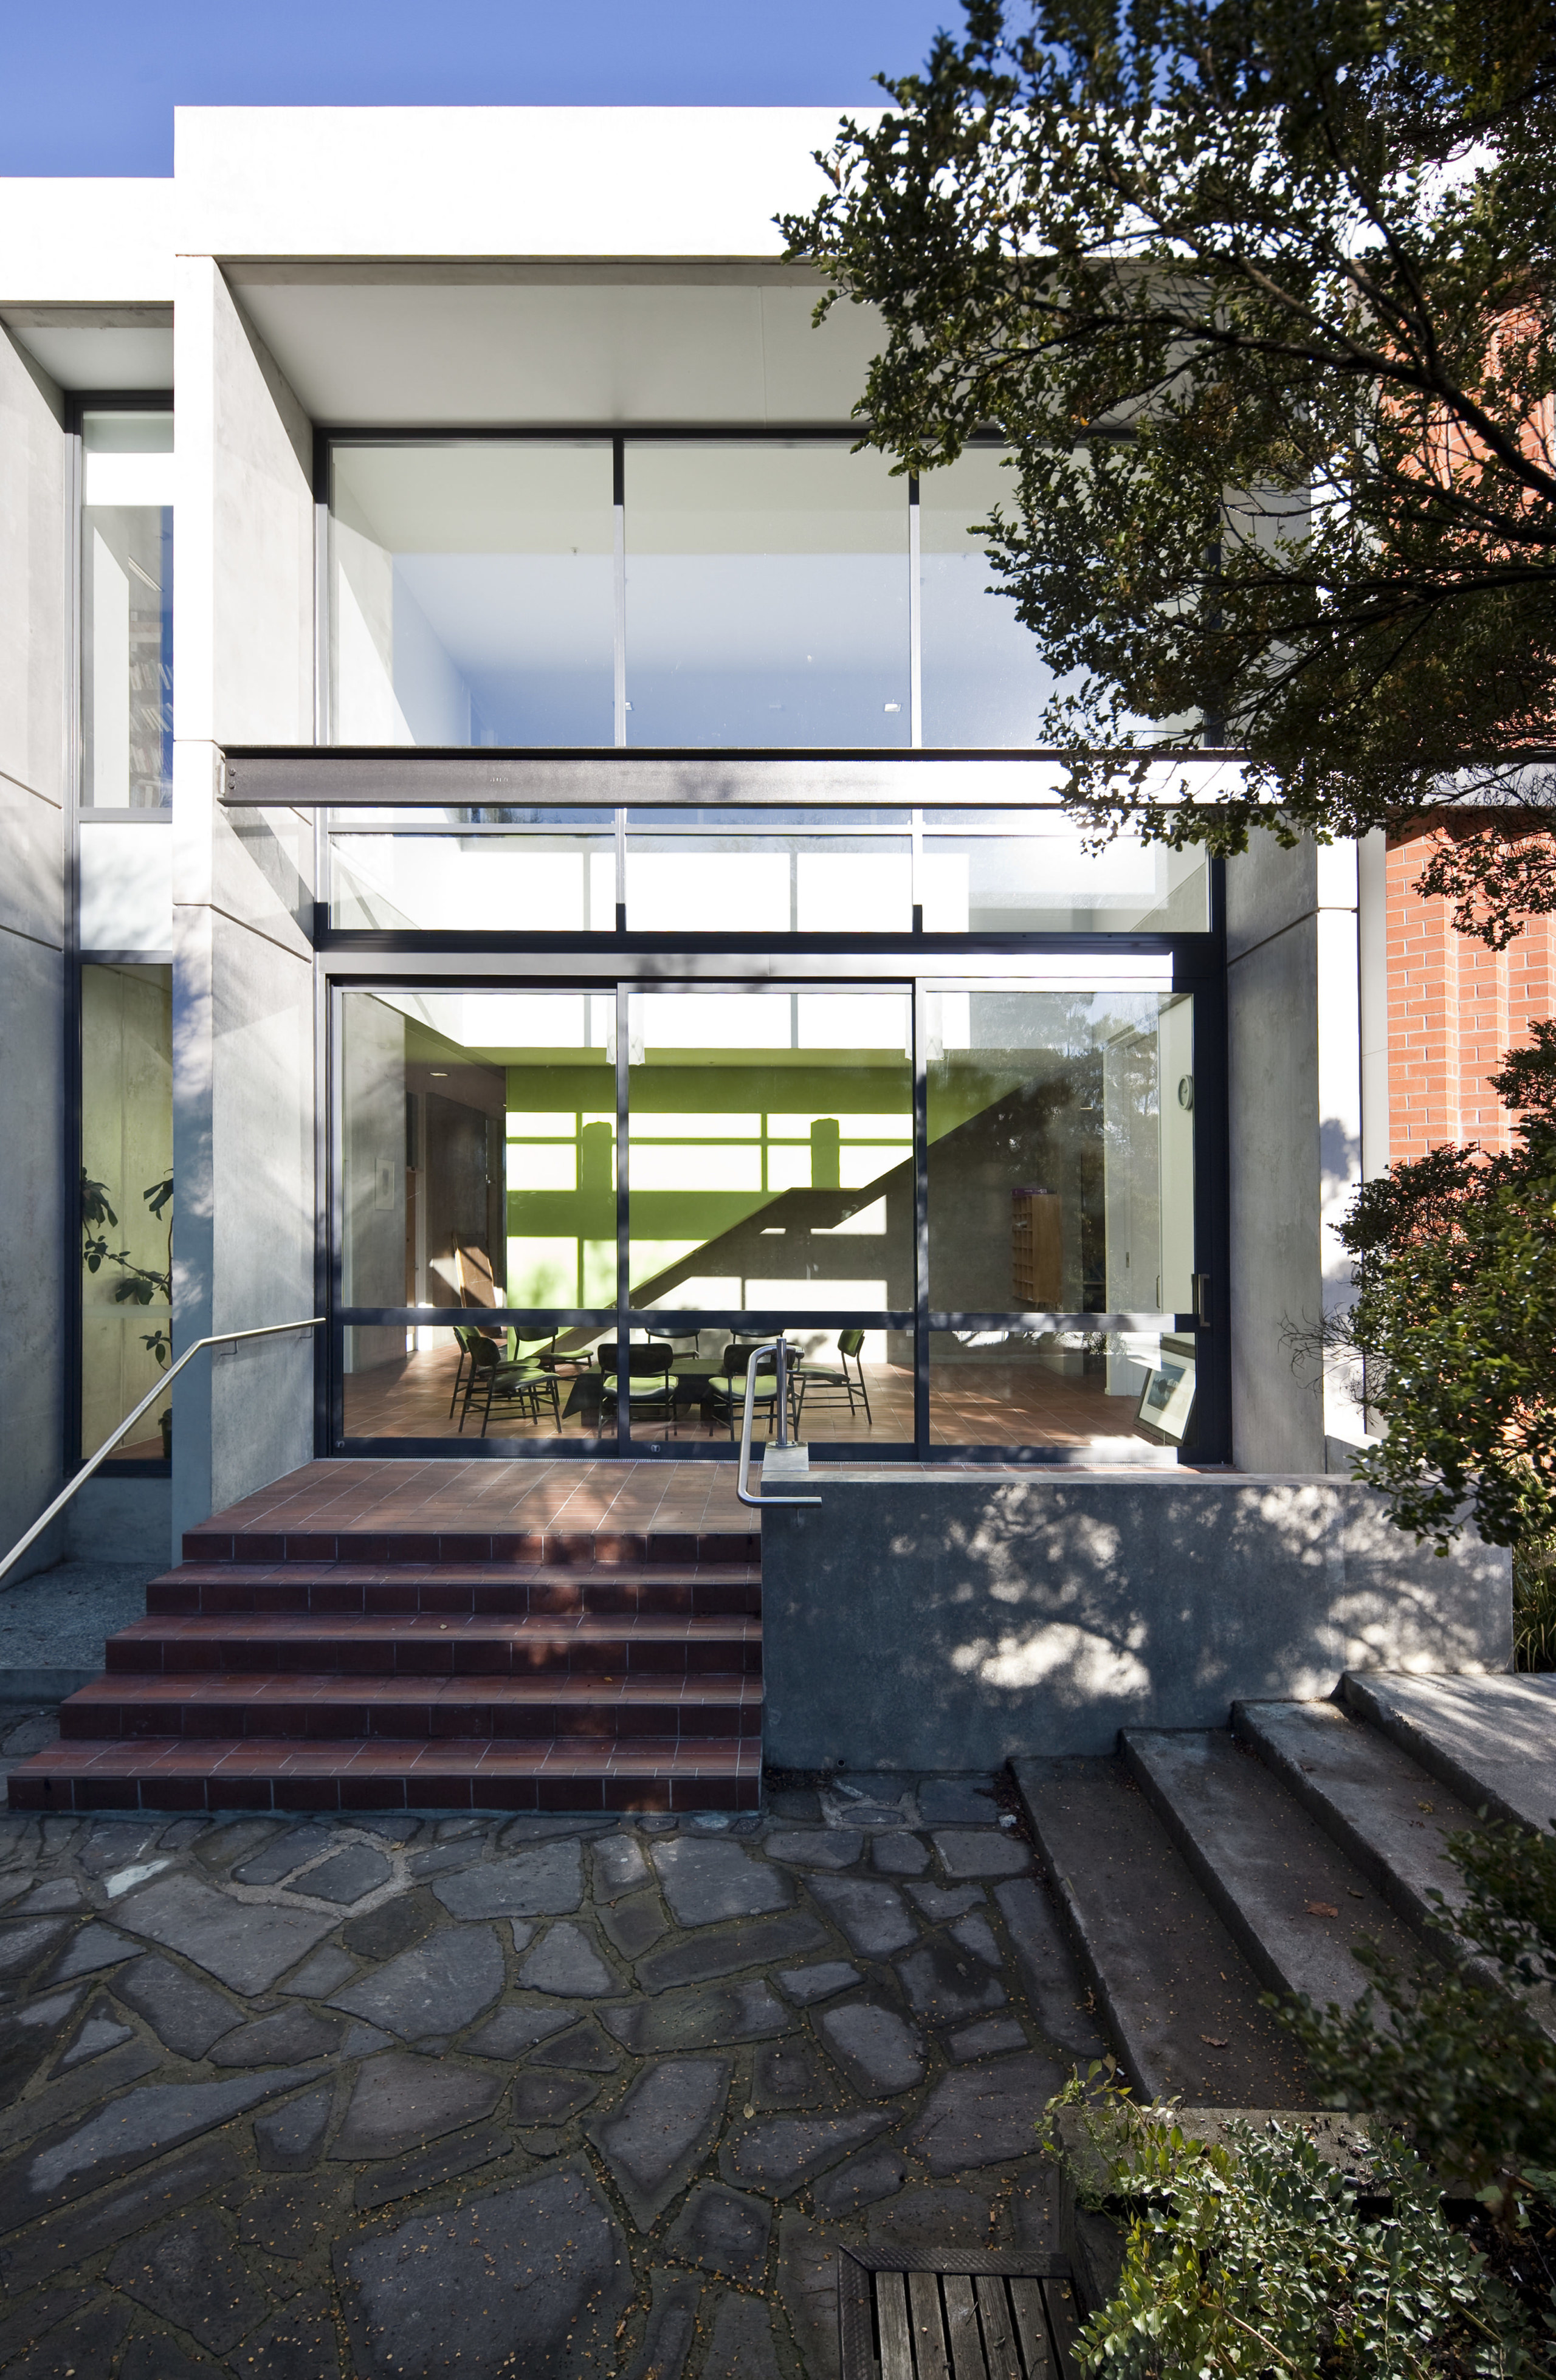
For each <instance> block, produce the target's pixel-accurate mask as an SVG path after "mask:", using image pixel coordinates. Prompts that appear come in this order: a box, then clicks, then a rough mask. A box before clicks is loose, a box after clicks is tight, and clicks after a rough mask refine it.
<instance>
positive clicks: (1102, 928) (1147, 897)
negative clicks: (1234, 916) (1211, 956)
mask: <svg viewBox="0 0 1556 2380" xmlns="http://www.w3.org/2000/svg"><path fill="white" fill-rule="evenodd" d="M923 835H924V844H923V848H924V861H923V869H922V874H921V878H920V886H921V889H920V892H919V895H918V897H919V900H920V902H921V903H922V905H923V910H924V927H925V930H926V932H928V933H931V934H1056V933H1072V934H1076V933H1092V934H1101V933H1115V934H1116V933H1140V932H1145V933H1153V934H1202V933H1204V932H1205V931H1206V929H1208V927H1209V925H1210V872H1209V869H1208V868H1207V866H1206V862H1205V854H1204V852H1203V851H1202V850H1200V849H1197V848H1196V849H1192V850H1188V851H1169V850H1167V849H1166V848H1165V847H1164V846H1163V845H1162V844H1144V843H1141V842H1139V841H1138V840H1137V838H1136V837H1135V836H1133V835H1120V836H1118V837H1117V839H1116V840H1115V841H1114V842H1112V843H1109V844H1103V845H1102V847H1101V848H1100V850H1093V849H1089V848H1088V845H1087V842H1086V838H1085V836H1084V834H1083V833H1082V832H1081V830H1080V828H1079V827H1077V826H1076V823H1075V821H1074V820H1072V819H1070V818H1067V817H1066V816H1065V814H1064V811H1063V810H1059V809H1050V810H1005V811H1000V810H926V811H925V813H924V827H923Z"/></svg>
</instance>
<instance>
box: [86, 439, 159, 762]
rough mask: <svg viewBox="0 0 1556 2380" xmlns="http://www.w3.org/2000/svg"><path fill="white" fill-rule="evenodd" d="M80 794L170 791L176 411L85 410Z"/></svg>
mask: <svg viewBox="0 0 1556 2380" xmlns="http://www.w3.org/2000/svg"><path fill="white" fill-rule="evenodd" d="M81 473H82V486H81V746H82V768H81V800H82V802H83V803H84V804H86V805H88V806H89V807H92V808H97V809H161V808H164V807H165V806H166V805H167V804H168V803H169V802H170V801H171V799H172V795H173V416H172V414H171V413H167V412H157V413H152V412H146V413H128V412H127V413H110V412H89V413H87V414H85V415H84V416H83V418H82V422H81Z"/></svg>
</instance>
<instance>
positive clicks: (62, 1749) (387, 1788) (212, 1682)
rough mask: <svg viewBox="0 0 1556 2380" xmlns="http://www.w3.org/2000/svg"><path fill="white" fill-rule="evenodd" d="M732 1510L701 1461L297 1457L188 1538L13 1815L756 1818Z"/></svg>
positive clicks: (746, 1633)
mask: <svg viewBox="0 0 1556 2380" xmlns="http://www.w3.org/2000/svg"><path fill="white" fill-rule="evenodd" d="M751 1518H754V1515H748V1513H747V1512H746V1510H745V1508H743V1507H742V1506H741V1505H740V1504H739V1503H737V1502H736V1500H735V1492H734V1481H733V1478H732V1477H731V1475H729V1474H728V1473H727V1472H724V1471H721V1470H720V1469H719V1468H716V1467H714V1466H712V1465H710V1464H702V1463H664V1464H661V1463H652V1462H648V1463H587V1464H561V1463H377V1462H341V1463H309V1464H307V1465H305V1466H304V1468H303V1469H302V1470H300V1471H296V1472H293V1473H291V1474H290V1475H289V1476H287V1477H286V1478H284V1479H278V1480H276V1481H275V1482H274V1484H273V1485H272V1486H271V1487H269V1488H262V1489H261V1490H260V1492H259V1493H258V1494H257V1495H254V1496H249V1497H246V1498H245V1499H244V1500H243V1501H242V1502H241V1503H240V1504H236V1505H234V1506H233V1507H232V1508H231V1509H230V1510H229V1511H227V1512H218V1513H215V1514H213V1516H212V1518H211V1520H210V1521H208V1522H207V1523H206V1524H204V1526H203V1527H201V1528H199V1529H193V1530H190V1531H189V1532H188V1535H187V1536H186V1537H185V1540H184V1551H185V1556H186V1559H185V1560H184V1561H183V1563H182V1564H181V1565H180V1566H179V1567H178V1568H177V1569H176V1570H174V1571H171V1572H169V1573H167V1575H166V1576H165V1577H164V1578H161V1579H157V1580H154V1581H153V1582H152V1585H151V1586H150V1588H149V1589H148V1591H147V1598H146V1600H147V1616H146V1618H145V1619H144V1620H141V1621H136V1622H135V1623H134V1624H133V1625H132V1626H131V1627H129V1628H127V1629H124V1630H122V1631H121V1632H120V1633H119V1634H118V1635H116V1636H115V1637H113V1638H111V1639H110V1640H109V1644H108V1648H107V1670H106V1674H105V1675H104V1676H103V1677H102V1678H99V1679H98V1680H96V1681H95V1682H94V1683H93V1684H92V1685H91V1686H88V1687H86V1688H85V1689H83V1691H82V1692H81V1693H79V1694H73V1695H71V1696H70V1697H69V1699H68V1700H67V1702H66V1703H65V1704H64V1705H63V1706H62V1708H61V1712H60V1724H61V1735H60V1740H59V1742H58V1743H55V1744H52V1745H50V1746H49V1748H48V1749H47V1750H46V1751H44V1752H41V1753H39V1754H37V1755H35V1756H34V1757H33V1758H32V1759H30V1760H28V1761H25V1762H23V1763H22V1764H21V1765H20V1766H19V1767H17V1768H14V1769H13V1770H12V1771H11V1774H10V1781H9V1792H10V1804H11V1807H12V1808H13V1809H21V1810H61V1811H66V1810H75V1811H79V1810H126V1809H128V1810H136V1809H140V1810H218V1809H227V1810H233V1809H241V1810H274V1811H303V1810H315V1811H316V1810H339V1811H351V1810H398V1809H448V1810H546V1811H553V1810H579V1811H631V1810H663V1811H696V1810H743V1809H754V1808H756V1807H757V1805H758V1803H759V1800H760V1788H761V1619H760V1612H761V1583H760V1582H761V1573H760V1536H759V1535H758V1534H757V1532H756V1531H754V1530H753V1529H752V1528H751V1527H750V1526H749V1525H748V1523H749V1520H750V1519H751Z"/></svg>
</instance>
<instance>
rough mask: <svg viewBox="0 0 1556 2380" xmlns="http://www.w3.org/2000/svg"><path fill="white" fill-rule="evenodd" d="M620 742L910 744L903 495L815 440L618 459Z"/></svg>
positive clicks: (676, 448) (677, 449) (641, 449)
mask: <svg viewBox="0 0 1556 2380" xmlns="http://www.w3.org/2000/svg"><path fill="white" fill-rule="evenodd" d="M907 556H908V520H907V504H906V490H905V488H904V485H903V482H902V481H901V480H893V478H892V476H891V473H890V470H889V468H888V467H887V464H886V462H885V460H884V458H883V457H882V456H881V455H871V454H859V455H856V454H853V453H851V452H850V450H849V449H848V447H846V446H845V445H836V446H834V445H831V444H823V443H817V442H815V441H805V442H798V441H783V440H779V441H768V442H765V443H757V442H754V441H753V442H752V443H749V444H746V443H735V442H730V441H727V440H726V441H721V442H719V443H701V442H700V441H690V440H676V441H675V442H674V443H666V444H664V445H662V446H656V445H646V444H642V443H638V442H632V443H629V444H628V446H627V449H626V706H627V720H626V728H627V733H626V742H628V743H629V744H641V745H661V746H668V745H723V746H727V747H740V746H745V747H763V746H791V745H828V744H834V745H844V746H849V747H854V746H866V745H869V746H879V747H882V748H883V749H888V750H889V749H892V748H893V747H904V746H906V744H908V743H909V742H910V740H911V721H910V717H909V676H910V661H909V644H908V573H907Z"/></svg>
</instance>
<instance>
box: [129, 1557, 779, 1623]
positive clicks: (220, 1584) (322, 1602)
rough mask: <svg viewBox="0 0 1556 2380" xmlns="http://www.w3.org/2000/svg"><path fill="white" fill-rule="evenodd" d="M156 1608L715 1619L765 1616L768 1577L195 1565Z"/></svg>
mask: <svg viewBox="0 0 1556 2380" xmlns="http://www.w3.org/2000/svg"><path fill="white" fill-rule="evenodd" d="M146 1609H147V1610H148V1611H149V1612H150V1613H152V1616H153V1617H155V1618H164V1617H172V1616H177V1617H183V1616H187V1615H188V1616H192V1615H195V1614H198V1613H202V1612H203V1613H207V1614H212V1613H221V1614H234V1613H249V1612H288V1611H294V1612H312V1613H315V1614H317V1613H334V1612H361V1613H368V1614H373V1615H386V1614H389V1613H397V1612H416V1611H430V1612H434V1613H438V1614H445V1613H451V1612H464V1613H476V1614H482V1613H494V1612H504V1613H512V1614H515V1615H517V1616H520V1617H522V1616H524V1615H526V1614H528V1613H530V1612H535V1613H541V1614H546V1615H552V1614H557V1613H566V1612H573V1611H590V1612H601V1613H607V1614H615V1615H619V1616H624V1617H626V1616H630V1615H633V1614H636V1613H638V1612H643V1613H649V1612H663V1613H669V1614H679V1615H684V1616H687V1617H694V1616H695V1617H698V1618H710V1619H711V1618H716V1617H720V1616H723V1615H724V1614H728V1613H757V1612H760V1609H761V1573H760V1571H757V1570H754V1569H752V1568H751V1566H750V1565H749V1564H748V1563H744V1562H724V1563H704V1564H701V1565H699V1564H695V1563H679V1562H665V1563H661V1564H659V1565H657V1566H656V1565H654V1564H652V1563H643V1562H638V1563H606V1562H597V1563H592V1564H590V1563H579V1564H578V1565H577V1568H576V1569H568V1568H566V1567H565V1566H561V1565H558V1564H556V1563H547V1564H542V1563H539V1562H531V1563H516V1562H444V1563H435V1562H405V1563H395V1564H391V1563H369V1562H268V1563H267V1562H255V1563H243V1562H185V1563H184V1564H183V1565H182V1567H181V1568H179V1569H177V1570H174V1571H168V1572H166V1573H164V1576H163V1577H161V1578H158V1579H153V1580H152V1584H151V1585H150V1586H149V1587H148V1588H147V1590H146Z"/></svg>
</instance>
